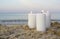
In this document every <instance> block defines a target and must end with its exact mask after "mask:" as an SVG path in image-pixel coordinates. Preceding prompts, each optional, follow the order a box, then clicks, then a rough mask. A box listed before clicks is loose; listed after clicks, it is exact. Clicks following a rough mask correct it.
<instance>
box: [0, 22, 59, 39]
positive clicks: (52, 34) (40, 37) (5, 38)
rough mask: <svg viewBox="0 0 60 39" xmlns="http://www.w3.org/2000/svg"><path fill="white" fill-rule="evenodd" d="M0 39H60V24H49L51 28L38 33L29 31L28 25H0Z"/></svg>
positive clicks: (33, 30) (34, 30)
mask: <svg viewBox="0 0 60 39" xmlns="http://www.w3.org/2000/svg"><path fill="white" fill-rule="evenodd" d="M0 39H60V23H58V22H54V23H51V27H50V28H49V29H47V30H46V32H39V31H36V29H35V28H34V29H30V28H29V27H28V25H11V26H10V25H9V27H8V26H6V25H5V26H4V25H1V24H0Z"/></svg>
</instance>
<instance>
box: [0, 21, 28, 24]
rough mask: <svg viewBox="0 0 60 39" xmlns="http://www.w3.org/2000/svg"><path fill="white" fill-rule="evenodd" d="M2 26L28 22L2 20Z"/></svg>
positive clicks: (26, 22) (0, 22)
mask: <svg viewBox="0 0 60 39" xmlns="http://www.w3.org/2000/svg"><path fill="white" fill-rule="evenodd" d="M0 24H3V25H13V24H20V25H23V24H28V20H0Z"/></svg>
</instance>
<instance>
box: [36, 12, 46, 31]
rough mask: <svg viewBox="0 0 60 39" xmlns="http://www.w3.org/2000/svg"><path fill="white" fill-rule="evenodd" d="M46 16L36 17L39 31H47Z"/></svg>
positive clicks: (39, 15) (40, 14) (38, 15)
mask: <svg viewBox="0 0 60 39" xmlns="http://www.w3.org/2000/svg"><path fill="white" fill-rule="evenodd" d="M45 17H46V16H45V15H44V14H42V13H39V14H37V15H36V29H37V31H42V32H45V31H46V24H45V20H46V18H45Z"/></svg>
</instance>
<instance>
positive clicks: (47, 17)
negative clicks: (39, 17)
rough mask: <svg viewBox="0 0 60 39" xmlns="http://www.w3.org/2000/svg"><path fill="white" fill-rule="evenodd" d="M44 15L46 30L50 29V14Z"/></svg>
mask: <svg viewBox="0 0 60 39" xmlns="http://www.w3.org/2000/svg"><path fill="white" fill-rule="evenodd" d="M44 14H45V15H46V28H49V27H50V24H51V16H50V13H44Z"/></svg>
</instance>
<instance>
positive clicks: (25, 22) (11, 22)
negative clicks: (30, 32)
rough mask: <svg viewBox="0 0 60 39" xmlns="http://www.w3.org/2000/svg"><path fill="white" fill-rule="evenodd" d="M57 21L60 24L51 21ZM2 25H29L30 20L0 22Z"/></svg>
mask: <svg viewBox="0 0 60 39" xmlns="http://www.w3.org/2000/svg"><path fill="white" fill-rule="evenodd" d="M55 21H56V22H59V23H60V20H51V22H55ZM0 24H3V25H13V24H20V25H23V24H28V20H0Z"/></svg>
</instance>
